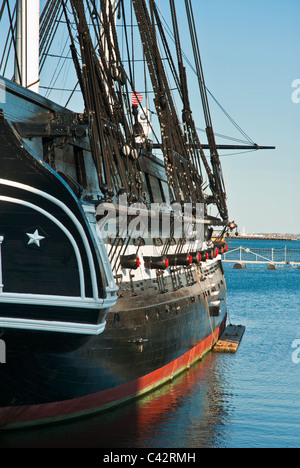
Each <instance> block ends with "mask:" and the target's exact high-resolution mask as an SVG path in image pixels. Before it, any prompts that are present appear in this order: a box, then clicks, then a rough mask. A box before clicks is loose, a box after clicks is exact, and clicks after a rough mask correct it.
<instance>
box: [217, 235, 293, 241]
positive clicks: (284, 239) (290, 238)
mask: <svg viewBox="0 0 300 468" xmlns="http://www.w3.org/2000/svg"><path fill="white" fill-rule="evenodd" d="M226 239H239V240H268V241H285V242H297V240H298V238H297V237H285V236H276V237H271V236H257V235H253V236H228V237H226Z"/></svg>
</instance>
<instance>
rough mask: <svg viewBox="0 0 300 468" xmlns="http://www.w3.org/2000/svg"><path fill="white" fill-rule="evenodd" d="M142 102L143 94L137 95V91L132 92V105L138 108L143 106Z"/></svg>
mask: <svg viewBox="0 0 300 468" xmlns="http://www.w3.org/2000/svg"><path fill="white" fill-rule="evenodd" d="M142 100H143V95H142V94H139V93H136V92H135V91H132V98H131V104H132V105H133V106H138V105H139V104H141V102H142Z"/></svg>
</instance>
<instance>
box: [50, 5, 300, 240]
mask: <svg viewBox="0 0 300 468" xmlns="http://www.w3.org/2000/svg"><path fill="white" fill-rule="evenodd" d="M41 3H42V5H43V4H44V3H45V1H44V0H42V2H41ZM168 3H169V2H168V0H157V4H158V5H160V6H161V8H162V10H163V9H164V6H167V5H168ZM176 4H177V5H178V6H179V12H178V17H179V19H180V26H181V28H182V29H181V32H183V34H182V37H183V43H182V46H183V49H184V50H185V52H186V53H187V54H189V53H190V45H189V42H188V34H187V33H185V31H184V29H183V28H186V26H185V24H186V23H185V21H186V20H185V8H184V0H177V1H176ZM193 5H194V13H195V19H196V23H197V28H198V38H199V45H200V50H201V56H202V62H203V67H204V73H205V79H206V85H207V88H208V89H209V90H210V91H211V92H212V94H213V95H214V96H215V98H216V99H217V100H218V101H219V102H220V103H221V104H222V106H223V107H224V108H225V109H226V111H227V112H228V113H229V114H230V115H231V117H233V118H234V120H235V121H236V122H237V123H238V124H239V126H240V127H241V128H242V129H243V130H244V131H245V132H246V133H247V134H248V135H249V136H250V137H251V139H252V140H253V141H255V142H256V143H257V144H260V145H271V146H276V150H275V151H274V150H271V151H258V152H252V153H248V154H242V155H238V154H236V155H227V154H228V152H227V153H221V156H222V158H221V162H222V165H223V169H224V178H226V181H227V191H228V205H229V211H230V217H231V219H233V220H235V221H236V222H237V223H238V225H239V227H240V228H241V229H243V228H245V229H246V231H247V232H249V233H251V232H282V233H286V232H290V233H300V207H299V201H300V141H299V140H300V138H299V133H300V103H299V104H295V103H293V102H292V93H293V91H294V89H293V88H292V83H293V81H294V80H297V79H299V80H300V28H299V18H300V1H299V0H251V1H250V0H209V1H205V0H193ZM181 19H184V21H181ZM61 42H62V41H61ZM67 50H68V47H67V48H66V51H67ZM50 66H51V64H50ZM52 67H53V65H52ZM71 67H72V64H71V63H70V61H68V62H67V67H65V69H63V70H62V73H61V78H62V80H65V82H66V83H68V84H70V83H69V81H68V78H67V76H68V75H67V71H68V70H69V69H71ZM46 73H48V72H47V71H46ZM194 78H195V77H194ZM70 86H71V85H70ZM299 96H300V94H299ZM50 97H51V98H52V97H53V96H50ZM61 97H62V101H61V103H64V102H65V95H64V94H63V93H61ZM53 98H54V97H53ZM55 99H56V97H55ZM191 101H192V103H193V106H194V107H193V115H194V118H195V120H196V124H197V126H199V127H201V128H203V127H204V122H203V117H202V114H201V113H200V112H199V108H200V107H201V105H200V95H199V91H198V87H197V83H196V80H195V81H194V82H192V86H191ZM72 104H75V103H74V101H72ZM210 104H211V113H212V120H213V125H214V130H215V132H217V133H221V134H225V135H229V136H234V137H238V138H241V135H240V134H238V133H237V132H236V130H235V128H234V127H233V126H232V125H231V124H229V123H228V121H227V120H226V118H225V116H224V114H223V113H222V112H221V111H220V109H219V108H218V107H217V106H216V105H215V104H214V102H213V101H212V100H210ZM74 107H76V106H75V105H74ZM74 110H76V111H80V110H81V109H78V108H74ZM200 137H201V134H200ZM218 142H220V143H226V141H223V140H218ZM230 153H232V152H230ZM223 154H225V156H224V157H223Z"/></svg>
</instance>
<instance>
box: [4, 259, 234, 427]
mask: <svg viewBox="0 0 300 468" xmlns="http://www.w3.org/2000/svg"><path fill="white" fill-rule="evenodd" d="M208 274H209V275H210V276H211V278H212V279H213V283H212V282H211V279H208V278H207V279H203V277H202V275H201V274H200V272H199V274H198V275H195V284H194V285H193V286H190V287H189V288H182V289H181V290H180V292H178V294H174V293H172V300H169V298H168V297H166V295H168V293H166V295H165V294H162V295H161V296H160V297H158V298H157V299H158V300H153V287H152V285H151V284H149V285H147V284H145V285H144V286H145V290H146V292H147V293H148V294H149V295H150V294H151V293H152V302H151V305H148V306H147V305H146V304H144V307H139V308H137V309H134V308H133V307H132V306H131V308H130V309H127V310H126V303H127V307H128V306H129V304H130V303H131V304H133V301H132V298H131V294H129V295H128V298H127V299H125V301H123V303H122V304H121V302H120V304H118V303H117V306H116V307H115V309H114V310H112V311H111V312H109V313H108V315H107V325H106V330H105V332H104V333H103V334H101V335H100V336H97V337H82V336H78V335H72V334H62V333H59V334H57V333H54V334H51V333H47V332H46V333H45V332H37V331H35V332H30V331H24V330H23V331H20V330H18V331H16V330H14V331H12V330H6V331H4V333H3V335H2V336H3V339H5V342H6V346H7V359H6V364H5V365H3V366H1V367H0V376H1V382H2V384H1V400H0V428H1V429H2V430H3V429H13V428H22V427H26V426H30V425H37V424H45V423H54V422H59V421H62V420H66V419H70V418H78V417H82V416H85V415H88V414H93V413H95V412H100V411H103V410H106V409H108V408H111V407H113V406H115V405H119V404H121V403H124V402H126V401H128V400H130V399H133V398H136V397H138V396H140V395H142V394H144V393H146V392H149V391H150V390H152V389H154V388H155V387H157V386H159V385H162V384H164V383H166V382H168V381H170V380H172V379H173V378H174V377H176V375H178V374H179V373H181V372H183V371H184V370H186V369H188V368H189V367H190V366H191V365H192V364H193V363H195V362H196V361H197V360H199V359H201V358H202V356H203V355H204V354H205V353H207V352H208V351H209V350H211V349H212V347H213V346H214V344H215V343H216V342H217V341H218V339H219V336H220V334H222V332H223V330H224V328H225V324H226V316H227V312H226V301H225V298H226V291H225V283H224V277H223V271H222V267H221V265H220V263H219V262H217V263H216V264H215V265H213V266H212V267H211V271H208ZM197 277H198V278H197ZM212 284H213V287H212ZM140 301H141V299H140V300H139V302H140ZM216 301H218V303H220V307H219V309H218V312H217V313H213V312H212V311H215V306H214V304H215V303H216ZM144 302H145V303H147V294H146V295H145V297H144ZM118 306H121V309H120V308H119V307H118ZM216 315H217V316H216Z"/></svg>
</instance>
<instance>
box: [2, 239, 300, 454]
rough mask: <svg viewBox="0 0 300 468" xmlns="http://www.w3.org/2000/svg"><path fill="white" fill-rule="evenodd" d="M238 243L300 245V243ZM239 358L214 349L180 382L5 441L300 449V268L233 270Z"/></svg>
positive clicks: (229, 273)
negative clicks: (240, 327)
mask: <svg viewBox="0 0 300 468" xmlns="http://www.w3.org/2000/svg"><path fill="white" fill-rule="evenodd" d="M232 245H236V246H238V245H243V246H247V247H274V248H276V249H278V248H284V247H285V245H286V246H287V248H290V249H300V242H299V241H298V242H297V243H295V242H288V243H283V242H279V241H276V242H265V241H243V242H241V241H240V240H233V241H232ZM224 268H225V273H226V280H227V288H228V302H229V310H230V321H231V323H233V324H235V325H239V324H241V325H244V326H245V327H246V333H245V335H244V338H243V341H242V343H241V346H240V348H239V351H238V353H237V354H236V355H219V354H213V353H211V354H209V355H208V356H206V357H205V358H204V359H203V361H201V362H199V363H198V364H196V365H195V366H194V367H193V368H191V369H190V371H189V372H187V373H185V374H183V375H181V376H180V377H179V378H178V379H176V380H175V381H174V382H173V383H172V384H170V385H166V386H164V387H163V388H160V389H159V390H157V391H156V392H154V393H152V394H151V395H148V396H146V397H144V398H142V399H140V400H138V401H136V402H134V403H131V404H128V405H126V406H124V407H122V408H120V409H117V410H114V411H112V412H109V413H107V414H104V415H101V416H97V417H91V418H89V419H86V420H84V421H80V422H75V423H69V424H64V425H60V426H56V427H52V428H44V429H39V430H30V431H26V432H19V433H15V434H2V435H1V438H0V447H1V448H3V447H11V448H21V447H34V448H37V447H44V448H59V447H64V448H75V447H77V448H89V447H93V448H99V449H100V448H130V449H134V448H148V449H149V448H202V447H207V448H215V447H220V448H248V447H253V448H254V447H257V448H262V447H268V448H281V447H282V448H296V447H299V446H300V398H299V396H300V391H299V386H300V363H299V364H297V361H298V360H297V358H299V357H300V352H299V353H298V352H297V349H295V348H293V347H292V346H293V344H294V345H295V344H297V343H296V340H299V344H300V320H299V318H300V293H299V291H300V270H297V269H296V268H287V267H280V268H278V269H277V270H276V271H267V267H266V266H265V265H264V266H250V267H249V266H247V268H246V269H245V270H233V268H232V265H229V264H226V265H225V266H224Z"/></svg>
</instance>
